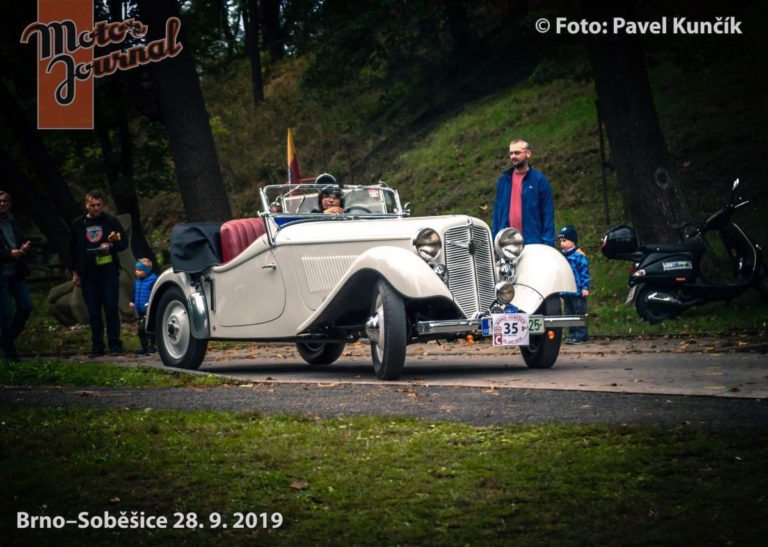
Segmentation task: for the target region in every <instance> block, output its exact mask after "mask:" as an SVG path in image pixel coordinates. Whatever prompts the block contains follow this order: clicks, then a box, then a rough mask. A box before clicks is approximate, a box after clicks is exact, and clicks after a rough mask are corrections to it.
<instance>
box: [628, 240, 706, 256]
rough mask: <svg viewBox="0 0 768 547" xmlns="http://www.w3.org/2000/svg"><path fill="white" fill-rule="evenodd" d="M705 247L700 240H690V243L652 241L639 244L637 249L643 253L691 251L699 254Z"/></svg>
mask: <svg viewBox="0 0 768 547" xmlns="http://www.w3.org/2000/svg"><path fill="white" fill-rule="evenodd" d="M705 249H706V247H705V246H704V243H702V242H701V241H692V242H690V243H653V244H651V245H641V246H640V248H639V250H640V251H641V252H643V253H691V254H694V255H700V254H702V253H703V252H704V251H705Z"/></svg>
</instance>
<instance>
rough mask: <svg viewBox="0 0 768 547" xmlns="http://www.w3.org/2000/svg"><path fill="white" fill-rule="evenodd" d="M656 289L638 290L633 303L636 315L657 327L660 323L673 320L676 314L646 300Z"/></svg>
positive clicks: (645, 288)
mask: <svg viewBox="0 0 768 547" xmlns="http://www.w3.org/2000/svg"><path fill="white" fill-rule="evenodd" d="M657 290H658V289H656V288H654V287H644V288H643V289H641V290H640V293H639V294H638V295H637V300H636V301H635V308H636V309H637V314H638V315H639V316H640V317H642V318H643V319H645V320H646V321H648V322H649V323H651V324H654V325H658V324H659V323H661V322H662V321H667V320H669V319H674V318H675V317H677V313H676V312H675V311H673V310H670V309H669V308H665V307H662V306H659V305H658V304H655V303H653V302H651V301H649V300H648V297H649V296H650V295H651V294H652V293H654V292H656V291H657Z"/></svg>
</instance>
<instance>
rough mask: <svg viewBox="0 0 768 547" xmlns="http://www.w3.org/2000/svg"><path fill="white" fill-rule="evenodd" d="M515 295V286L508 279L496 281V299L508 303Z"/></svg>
mask: <svg viewBox="0 0 768 547" xmlns="http://www.w3.org/2000/svg"><path fill="white" fill-rule="evenodd" d="M514 297H515V286H514V285H513V284H512V283H510V282H509V281H499V282H498V283H496V299H497V300H498V301H499V302H501V303H502V304H509V303H510V302H512V299H513V298H514Z"/></svg>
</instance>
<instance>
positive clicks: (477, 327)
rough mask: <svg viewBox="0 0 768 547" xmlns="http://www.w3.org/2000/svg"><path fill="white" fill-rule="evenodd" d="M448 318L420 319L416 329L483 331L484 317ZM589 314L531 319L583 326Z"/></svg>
mask: <svg viewBox="0 0 768 547" xmlns="http://www.w3.org/2000/svg"><path fill="white" fill-rule="evenodd" d="M489 317H490V316H485V317H478V318H477V319H448V320H443V321H419V322H418V323H416V329H417V331H418V333H419V335H420V336H422V335H428V334H463V333H467V332H473V331H481V330H482V328H483V326H482V323H483V319H485V318H489ZM587 317H588V315H548V316H542V315H531V316H530V319H537V318H538V319H543V321H544V328H545V329H547V328H558V327H582V326H584V325H586V324H587Z"/></svg>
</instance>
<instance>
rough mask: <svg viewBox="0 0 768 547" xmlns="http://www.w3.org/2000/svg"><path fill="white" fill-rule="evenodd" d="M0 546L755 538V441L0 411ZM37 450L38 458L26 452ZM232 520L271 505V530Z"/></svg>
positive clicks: (759, 506)
mask: <svg viewBox="0 0 768 547" xmlns="http://www.w3.org/2000/svg"><path fill="white" fill-rule="evenodd" d="M2 414H3V418H2V425H1V426H2V432H3V434H2V440H1V441H0V442H1V445H0V447H1V448H2V450H0V469H1V471H0V477H1V478H2V479H1V480H2V485H3V496H2V497H0V507H1V508H2V510H1V511H0V513H1V514H2V528H0V541H1V542H2V543H3V544H6V545H11V544H13V545H33V544H34V545H36V544H40V542H41V541H45V542H48V541H54V540H55V541H56V543H57V544H73V543H75V542H78V543H84V542H97V543H98V544H121V545H122V544H126V543H128V542H130V543H131V544H138V545H160V544H167V543H168V542H174V543H185V544H195V545H219V544H227V543H234V544H238V545H242V544H253V543H258V544H281V545H309V544H313V545H416V544H427V545H502V544H510V543H512V544H519V545H541V544H566V545H567V544H585V543H588V544H625V545H649V544H713V543H716V544H743V545H754V544H758V543H760V542H762V540H763V539H764V537H765V534H766V533H768V524H767V522H768V521H767V520H766V519H765V514H766V498H765V491H766V488H767V487H768V478H766V475H765V473H764V472H763V469H764V465H765V461H766V456H768V448H767V447H768V442H767V441H768V437H766V434H764V433H760V434H756V433H755V434H750V433H734V432H728V433H727V434H726V433H717V432H702V431H686V430H675V431H669V430H656V429H645V428H638V427H619V428H609V427H602V426H556V425H544V426H538V427H529V426H524V427H523V426H508V427H471V426H467V425H460V424H447V423H426V422H421V421H416V420H410V419H394V420H393V419H380V418H339V419H333V420H314V419H296V418H290V417H284V416H274V417H263V416H259V415H254V414H243V413H207V412H206V413H181V412H170V411H150V410H147V411H130V410H124V411H104V410H84V409H74V408H72V409H55V408H51V409H22V408H18V407H13V406H5V407H3V408H2ZM30 455H34V457H30ZM17 511H26V512H29V513H30V514H34V515H64V516H66V517H68V518H75V516H76V515H77V514H78V513H79V512H81V511H88V512H91V513H92V514H103V512H104V511H109V512H111V513H112V514H114V515H119V512H120V511H125V512H128V514H130V512H132V511H144V512H145V514H147V515H165V516H167V517H169V519H171V521H173V519H172V517H173V514H174V512H195V513H197V515H198V516H199V518H200V519H201V520H202V522H204V523H205V524H208V520H207V518H208V517H207V516H208V515H209V514H211V513H213V512H217V513H220V514H221V515H222V516H223V517H224V519H225V521H226V522H228V523H229V524H230V527H229V528H228V529H226V530H224V529H222V528H220V529H218V530H208V529H196V530H169V531H154V532H149V531H140V530H125V531H119V530H110V531H106V530H100V531H83V530H75V529H71V528H70V529H65V530H56V531H47V532H45V531H32V530H26V531H18V530H15V526H14V524H15V523H14V515H15V514H16V512H17ZM235 512H254V513H262V512H269V513H272V512H280V513H281V514H282V516H283V519H284V523H285V524H284V525H283V526H282V527H281V528H279V529H276V530H263V529H254V530H247V529H238V530H235V529H232V527H231V525H232V523H233V520H234V513H235Z"/></svg>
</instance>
